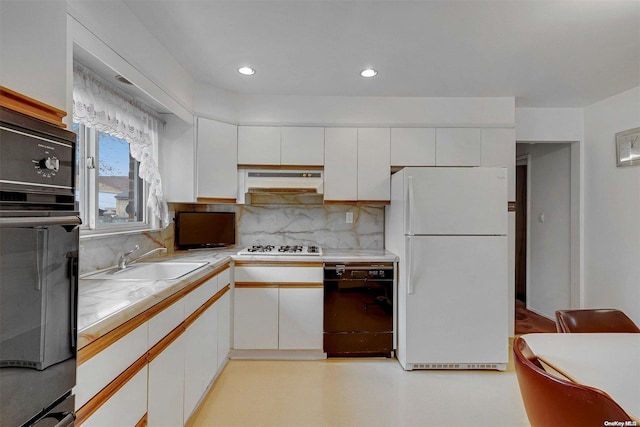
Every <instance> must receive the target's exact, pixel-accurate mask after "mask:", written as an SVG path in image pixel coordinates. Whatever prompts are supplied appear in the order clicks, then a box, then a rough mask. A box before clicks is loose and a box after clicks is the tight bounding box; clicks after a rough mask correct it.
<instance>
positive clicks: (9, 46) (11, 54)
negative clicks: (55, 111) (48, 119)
mask: <svg viewBox="0 0 640 427" xmlns="http://www.w3.org/2000/svg"><path fill="white" fill-rule="evenodd" d="M0 85H2V86H5V87H7V88H9V89H12V90H15V91H17V92H20V93H22V94H24V95H27V96H29V97H31V98H35V99H37V100H38V101H41V102H44V103H45V104H49V105H51V106H53V107H56V108H59V109H61V110H65V111H67V9H66V2H65V1H64V0H48V1H45V0H43V1H37V0H36V1H18V0H15V1H14V0H2V1H0Z"/></svg>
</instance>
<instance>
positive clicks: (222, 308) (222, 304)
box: [216, 292, 231, 370]
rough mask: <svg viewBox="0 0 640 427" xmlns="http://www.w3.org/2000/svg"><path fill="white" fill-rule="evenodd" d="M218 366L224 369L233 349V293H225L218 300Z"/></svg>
mask: <svg viewBox="0 0 640 427" xmlns="http://www.w3.org/2000/svg"><path fill="white" fill-rule="evenodd" d="M216 306H217V307H218V358H217V359H218V366H217V369H218V370H220V369H222V367H223V365H224V364H225V362H226V361H227V358H228V357H229V350H230V349H231V293H230V292H227V293H226V294H224V295H223V296H222V297H221V298H220V299H219V300H218V302H216Z"/></svg>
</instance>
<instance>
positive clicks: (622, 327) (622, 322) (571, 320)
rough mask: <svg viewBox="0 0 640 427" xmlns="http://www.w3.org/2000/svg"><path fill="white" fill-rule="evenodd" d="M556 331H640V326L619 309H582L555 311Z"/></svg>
mask: <svg viewBox="0 0 640 427" xmlns="http://www.w3.org/2000/svg"><path fill="white" fill-rule="evenodd" d="M556 329H557V330H558V332H592V333H593V332H640V328H638V326H636V324H635V323H633V320H631V319H629V318H628V317H627V315H626V314H624V313H623V312H622V311H620V310H615V309H611V308H606V309H584V310H558V311H556Z"/></svg>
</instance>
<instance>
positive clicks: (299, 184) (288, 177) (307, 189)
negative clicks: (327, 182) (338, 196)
mask: <svg viewBox="0 0 640 427" xmlns="http://www.w3.org/2000/svg"><path fill="white" fill-rule="evenodd" d="M244 188H245V191H244V192H245V193H246V194H251V195H253V194H269V195H272V194H276V195H303V194H320V195H321V194H323V192H324V180H323V178H322V171H320V170H314V171H301V170H295V171H294V170H291V171H283V170H261V171H257V170H247V171H245V176H244Z"/></svg>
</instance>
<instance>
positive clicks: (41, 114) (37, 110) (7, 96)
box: [0, 86, 67, 129]
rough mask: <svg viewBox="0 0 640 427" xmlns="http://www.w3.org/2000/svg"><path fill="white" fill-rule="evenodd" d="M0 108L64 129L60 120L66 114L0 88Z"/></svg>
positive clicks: (64, 125) (35, 100) (17, 93)
mask: <svg viewBox="0 0 640 427" xmlns="http://www.w3.org/2000/svg"><path fill="white" fill-rule="evenodd" d="M0 106H2V107H5V108H8V109H9V110H13V111H17V112H18V113H22V114H26V115H27V116H30V117H33V118H35V119H38V120H42V121H44V122H47V123H50V124H52V125H54V126H57V127H59V128H63V129H64V128H66V127H67V125H66V124H64V123H62V119H63V118H64V117H65V116H66V115H67V112H66V111H64V110H60V109H59V108H55V107H52V106H51V105H48V104H45V103H44V102H41V101H38V100H37V99H33V98H30V97H28V96H26V95H23V94H21V93H19V92H16V91H13V90H11V89H8V88H6V87H4V86H0Z"/></svg>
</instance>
